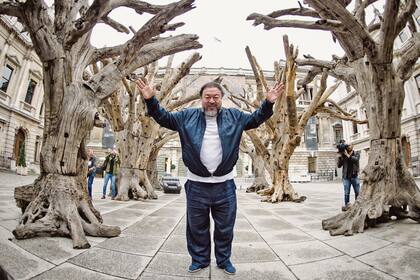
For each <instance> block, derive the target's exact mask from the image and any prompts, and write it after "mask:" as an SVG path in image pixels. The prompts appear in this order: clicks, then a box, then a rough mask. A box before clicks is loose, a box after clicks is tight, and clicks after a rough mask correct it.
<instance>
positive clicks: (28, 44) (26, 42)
mask: <svg viewBox="0 0 420 280" xmlns="http://www.w3.org/2000/svg"><path fill="white" fill-rule="evenodd" d="M0 25H2V26H3V27H5V28H6V29H7V30H9V31H10V32H13V33H15V34H16V37H15V38H16V39H18V40H19V41H20V42H21V43H22V44H23V45H25V47H27V48H32V47H33V45H32V42H31V40H30V39H28V38H26V37H25V36H23V35H22V34H21V31H20V30H18V29H17V28H16V26H14V25H13V24H12V23H11V22H10V21H9V20H8V19H7V18H6V17H5V16H4V15H1V16H0Z"/></svg>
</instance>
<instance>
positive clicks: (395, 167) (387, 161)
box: [322, 59, 420, 235]
mask: <svg viewBox="0 0 420 280" xmlns="http://www.w3.org/2000/svg"><path fill="white" fill-rule="evenodd" d="M353 67H354V68H355V69H356V70H357V71H355V72H356V73H357V74H356V75H357V76H356V78H357V80H358V85H359V87H360V88H359V90H360V93H361V96H362V98H363V102H364V104H369V106H367V109H368V116H370V117H369V134H370V137H371V149H370V154H369V161H368V165H367V167H366V168H365V169H364V170H363V171H362V174H361V179H362V180H363V187H362V191H361V194H360V195H359V197H358V199H357V200H356V202H355V203H354V204H353V206H352V207H351V208H350V209H349V210H348V211H347V212H344V213H341V214H338V215H336V216H334V217H332V218H329V219H326V220H324V221H323V222H322V226H323V228H324V229H326V230H330V233H331V235H340V234H344V235H352V234H353V233H357V232H363V230H364V228H365V227H367V226H369V225H371V224H374V223H375V222H376V221H380V220H386V219H387V218H388V217H389V215H390V211H392V213H393V214H395V215H396V216H397V217H398V218H403V217H410V218H412V219H414V220H416V221H420V192H419V188H418V187H417V185H416V183H415V181H414V179H413V177H412V176H411V175H410V174H409V172H408V171H407V167H406V166H405V163H404V160H403V156H402V148H401V111H402V105H403V101H404V88H403V81H401V80H400V79H398V77H396V75H395V72H394V69H393V66H392V64H389V65H376V66H371V65H369V63H365V62H364V61H363V59H360V61H357V62H354V63H353ZM405 205H408V206H409V213H408V214H407V213H405V212H404V211H402V207H403V206H405Z"/></svg>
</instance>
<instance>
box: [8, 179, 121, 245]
mask: <svg viewBox="0 0 420 280" xmlns="http://www.w3.org/2000/svg"><path fill="white" fill-rule="evenodd" d="M83 181H85V179H84V178H83V177H76V176H63V175H58V174H48V175H44V176H43V178H42V179H41V180H38V181H37V182H36V183H35V184H37V185H38V186H37V187H40V190H41V191H40V192H39V194H38V195H37V197H36V198H35V199H34V200H33V201H32V202H31V203H30V204H29V205H28V207H27V208H26V210H25V212H24V214H23V215H22V218H21V221H20V223H19V225H18V226H17V227H16V229H15V230H14V231H13V235H14V236H15V237H16V239H25V238H31V237H35V236H63V237H71V238H72V240H73V248H75V249H86V248H89V247H90V244H89V242H88V241H87V239H86V235H85V234H88V235H91V236H101V237H115V236H118V235H119V234H120V233H121V230H120V229H119V227H115V226H105V225H102V224H101V223H102V218H101V216H100V214H99V212H98V211H97V210H96V209H95V208H94V207H93V205H92V202H91V201H90V200H89V198H88V196H87V193H86V191H83V190H84V183H85V182H83Z"/></svg>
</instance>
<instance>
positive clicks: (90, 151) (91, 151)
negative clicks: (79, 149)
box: [87, 149, 93, 157]
mask: <svg viewBox="0 0 420 280" xmlns="http://www.w3.org/2000/svg"><path fill="white" fill-rule="evenodd" d="M87 155H88V157H92V156H93V150H92V149H88V150H87Z"/></svg>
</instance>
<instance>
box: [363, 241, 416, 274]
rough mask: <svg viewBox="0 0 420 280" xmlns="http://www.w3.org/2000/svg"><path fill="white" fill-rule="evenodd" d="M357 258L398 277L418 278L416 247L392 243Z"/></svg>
mask: <svg viewBox="0 0 420 280" xmlns="http://www.w3.org/2000/svg"><path fill="white" fill-rule="evenodd" d="M357 259H358V260H360V261H362V262H364V263H366V264H369V265H371V266H373V267H375V268H377V269H379V270H382V271H385V272H387V273H389V274H391V275H393V276H395V277H398V278H400V279H407V280H418V279H420V249H417V248H412V247H408V246H404V245H401V244H392V245H390V246H387V247H385V248H382V249H379V250H377V251H374V252H372V253H369V254H366V255H363V256H360V257H358V258H357Z"/></svg>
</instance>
